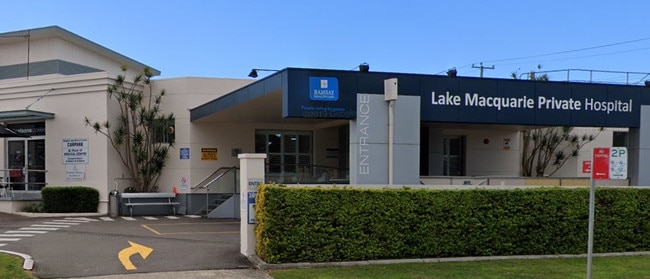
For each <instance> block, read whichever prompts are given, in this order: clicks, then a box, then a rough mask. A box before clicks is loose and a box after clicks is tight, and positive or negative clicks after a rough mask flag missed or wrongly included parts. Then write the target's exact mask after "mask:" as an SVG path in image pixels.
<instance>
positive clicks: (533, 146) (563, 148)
mask: <svg viewBox="0 0 650 279" xmlns="http://www.w3.org/2000/svg"><path fill="white" fill-rule="evenodd" d="M602 130H603V128H600V129H599V131H598V133H597V134H595V135H589V134H582V135H578V134H576V133H574V128H573V127H550V128H538V129H532V130H526V131H523V132H522V134H523V138H522V146H523V150H522V158H521V171H522V176H537V177H541V176H544V175H545V173H546V172H547V171H549V173H548V175H553V174H555V173H556V172H557V171H558V170H560V168H562V166H564V164H565V163H566V162H567V161H568V160H569V159H571V158H572V157H577V156H578V154H580V149H582V147H583V146H584V145H585V144H587V143H589V142H591V141H593V140H594V139H596V137H597V136H598V134H600V132H601V131H602ZM549 166H550V167H551V168H550V169H549Z"/></svg>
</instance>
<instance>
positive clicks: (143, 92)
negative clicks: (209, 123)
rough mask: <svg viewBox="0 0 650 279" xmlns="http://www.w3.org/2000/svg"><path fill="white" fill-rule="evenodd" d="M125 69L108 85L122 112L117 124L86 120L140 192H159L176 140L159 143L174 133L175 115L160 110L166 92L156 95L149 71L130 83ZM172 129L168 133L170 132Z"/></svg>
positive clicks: (169, 139) (145, 70)
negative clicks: (159, 184) (162, 138)
mask: <svg viewBox="0 0 650 279" xmlns="http://www.w3.org/2000/svg"><path fill="white" fill-rule="evenodd" d="M126 70H127V68H126V67H122V73H121V74H119V75H118V76H117V77H116V79H115V80H114V82H113V84H111V85H109V86H108V89H107V93H108V96H109V98H110V99H112V100H115V101H117V103H118V105H119V109H120V113H119V115H118V116H117V119H115V120H114V122H110V121H108V120H107V121H105V122H103V123H100V122H97V121H92V120H90V119H89V118H88V117H85V119H84V122H85V124H86V126H90V127H91V128H92V129H93V130H94V131H95V133H100V134H102V135H104V136H106V138H108V140H109V142H110V143H111V145H112V146H113V148H114V149H115V151H116V152H117V154H118V155H119V157H120V160H121V162H122V164H123V165H124V166H125V167H126V169H127V170H128V172H129V175H130V177H131V178H133V179H134V181H135V187H136V190H137V191H140V192H151V191H156V190H157V186H156V185H157V183H158V179H159V178H160V174H161V171H162V169H163V167H164V166H165V161H166V159H167V153H168V152H169V148H171V147H172V146H173V144H174V142H173V137H169V138H167V139H165V140H164V141H163V140H160V139H161V138H160V135H161V134H162V133H167V132H169V133H173V126H172V125H173V124H174V120H175V117H174V114H173V113H169V114H165V113H163V112H162V111H161V109H160V104H161V101H162V97H163V96H164V95H165V90H161V91H160V92H159V93H158V94H154V93H153V89H152V88H151V77H152V76H153V73H152V71H151V69H150V68H144V70H143V72H142V73H139V74H137V75H136V76H134V77H133V79H131V80H128V81H127V75H126ZM168 129H169V130H168Z"/></svg>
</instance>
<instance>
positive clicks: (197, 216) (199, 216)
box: [185, 215, 201, 218]
mask: <svg viewBox="0 0 650 279" xmlns="http://www.w3.org/2000/svg"><path fill="white" fill-rule="evenodd" d="M185 217H188V218H201V215H185Z"/></svg>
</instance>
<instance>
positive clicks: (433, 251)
mask: <svg viewBox="0 0 650 279" xmlns="http://www.w3.org/2000/svg"><path fill="white" fill-rule="evenodd" d="M648 204H650V189H632V188H625V189H620V188H619V189H613V188H599V189H598V190H597V193H596V219H595V235H594V240H595V241H594V251H595V252H623V251H647V250H650V238H648V237H647V235H648V234H650V224H649V223H648V222H647V220H650V206H648ZM588 207H589V189H588V188H580V189H564V188H536V189H526V190H522V189H517V190H485V189H472V190H410V189H399V190H397V189H395V190H392V189H391V190H389V189H381V190H367V189H351V188H343V189H342V188H293V187H291V188H289V187H277V186H271V185H263V186H261V187H260V189H259V192H258V196H257V204H256V211H257V212H256V213H257V216H256V222H257V224H256V236H257V252H258V255H259V256H260V257H261V258H262V259H264V260H266V261H267V262H269V263H282V262H304V261H307V262H326V261H358V260H373V259H392V258H437V257H466V256H496V255H528V254H538V255H541V254H582V253H585V252H586V247H587V227H588V215H589V209H588Z"/></svg>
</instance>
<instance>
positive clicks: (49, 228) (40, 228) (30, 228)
mask: <svg viewBox="0 0 650 279" xmlns="http://www.w3.org/2000/svg"><path fill="white" fill-rule="evenodd" d="M32 226H35V225H32ZM58 229H59V228H51V227H29V228H20V229H19V230H44V231H56V230H58Z"/></svg>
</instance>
